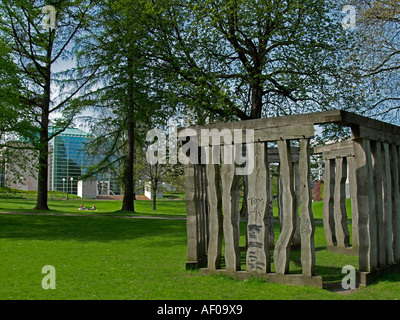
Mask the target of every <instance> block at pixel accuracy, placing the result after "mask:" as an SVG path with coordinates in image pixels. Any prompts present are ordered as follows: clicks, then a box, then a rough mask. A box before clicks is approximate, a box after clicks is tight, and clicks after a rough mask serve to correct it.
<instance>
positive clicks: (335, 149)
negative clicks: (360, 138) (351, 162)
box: [312, 140, 354, 160]
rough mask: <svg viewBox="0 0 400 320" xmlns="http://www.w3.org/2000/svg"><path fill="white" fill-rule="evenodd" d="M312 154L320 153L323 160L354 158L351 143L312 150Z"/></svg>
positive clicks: (343, 142) (333, 144)
mask: <svg viewBox="0 0 400 320" xmlns="http://www.w3.org/2000/svg"><path fill="white" fill-rule="evenodd" d="M312 153H313V154H318V153H322V154H323V159H324V160H327V159H336V158H346V157H350V156H354V146H353V141H352V140H348V141H342V142H336V143H332V144H326V145H323V146H317V147H314V148H312Z"/></svg>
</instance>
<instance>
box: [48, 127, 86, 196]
mask: <svg viewBox="0 0 400 320" xmlns="http://www.w3.org/2000/svg"><path fill="white" fill-rule="evenodd" d="M87 135H88V134H87V133H86V132H84V131H82V130H80V129H76V128H68V129H66V130H65V131H64V132H62V133H61V134H59V135H57V136H56V137H54V138H53V139H52V140H51V141H50V159H49V191H61V192H68V193H72V194H77V183H78V180H79V177H80V176H81V175H82V174H84V171H85V166H86V165H87V156H86V154H85V143H86V141H87ZM71 178H72V179H73V180H72V181H71Z"/></svg>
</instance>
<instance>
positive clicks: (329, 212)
mask: <svg viewBox="0 0 400 320" xmlns="http://www.w3.org/2000/svg"><path fill="white" fill-rule="evenodd" d="M324 181H325V183H324V199H323V201H324V204H323V221H324V233H325V239H326V243H327V245H328V247H329V246H331V247H332V246H334V245H336V236H335V218H334V214H333V212H334V191H335V161H334V160H327V161H326V162H325V178H324Z"/></svg>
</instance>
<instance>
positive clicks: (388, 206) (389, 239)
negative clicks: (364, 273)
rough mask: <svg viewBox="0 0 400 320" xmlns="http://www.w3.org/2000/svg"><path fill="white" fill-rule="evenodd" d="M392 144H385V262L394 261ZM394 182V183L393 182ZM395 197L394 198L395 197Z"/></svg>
mask: <svg viewBox="0 0 400 320" xmlns="http://www.w3.org/2000/svg"><path fill="white" fill-rule="evenodd" d="M389 149H390V145H389V144H388V143H384V144H383V157H384V174H383V201H384V206H383V223H384V228H385V263H386V264H387V265H388V264H391V263H393V228H392V212H393V209H392V203H393V201H392V172H391V161H390V150H389ZM393 184H394V183H393ZM393 199H394V198H393Z"/></svg>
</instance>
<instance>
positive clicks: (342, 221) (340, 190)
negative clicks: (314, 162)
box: [333, 158, 350, 248]
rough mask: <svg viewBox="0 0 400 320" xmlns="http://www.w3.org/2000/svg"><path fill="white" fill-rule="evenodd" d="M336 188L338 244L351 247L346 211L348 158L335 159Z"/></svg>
mask: <svg viewBox="0 0 400 320" xmlns="http://www.w3.org/2000/svg"><path fill="white" fill-rule="evenodd" d="M335 162H336V163H335V166H336V173H335V189H334V205H333V207H334V209H333V210H334V219H335V235H336V243H337V244H336V245H337V246H338V247H342V248H345V247H350V233H349V229H348V227H347V212H346V179H347V160H346V158H338V159H336V160H335Z"/></svg>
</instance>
